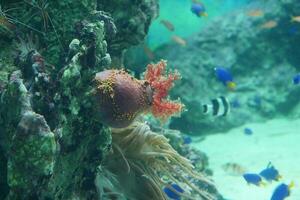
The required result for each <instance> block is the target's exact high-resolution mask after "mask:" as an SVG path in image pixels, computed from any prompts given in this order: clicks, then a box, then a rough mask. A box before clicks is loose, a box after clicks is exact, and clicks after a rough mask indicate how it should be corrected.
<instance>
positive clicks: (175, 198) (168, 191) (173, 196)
mask: <svg viewBox="0 0 300 200" xmlns="http://www.w3.org/2000/svg"><path fill="white" fill-rule="evenodd" d="M171 188H172V189H173V190H175V191H177V192H178V193H183V192H184V190H183V189H182V188H181V187H180V186H179V185H177V184H176V183H172V184H170V185H168V186H166V187H164V189H163V191H164V192H165V194H166V195H167V196H168V197H169V198H170V199H173V200H180V199H181V198H180V195H179V194H177V193H175V192H174V191H173V190H172V189H171Z"/></svg>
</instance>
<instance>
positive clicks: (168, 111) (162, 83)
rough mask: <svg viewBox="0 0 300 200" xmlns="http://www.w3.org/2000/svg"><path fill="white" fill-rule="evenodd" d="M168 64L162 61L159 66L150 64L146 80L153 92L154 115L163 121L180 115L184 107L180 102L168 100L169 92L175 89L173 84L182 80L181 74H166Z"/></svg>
mask: <svg viewBox="0 0 300 200" xmlns="http://www.w3.org/2000/svg"><path fill="white" fill-rule="evenodd" d="M166 66H167V62H166V61H164V60H161V61H160V62H158V63H157V64H149V65H148V66H147V70H146V72H145V80H146V81H148V82H149V84H150V85H151V87H152V89H153V90H154V91H153V101H152V114H153V115H154V116H155V117H157V118H160V119H162V120H165V119H167V118H168V117H170V116H172V115H174V114H177V113H180V112H181V111H182V109H183V107H184V105H183V104H182V103H180V102H179V101H170V100H168V99H167V97H168V92H169V90H170V89H171V88H172V87H173V85H174V84H173V82H174V81H175V80H178V79H180V74H179V73H178V72H177V71H175V72H174V73H169V74H167V73H166Z"/></svg>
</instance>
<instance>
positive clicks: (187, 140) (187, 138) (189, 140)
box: [183, 135, 192, 144]
mask: <svg viewBox="0 0 300 200" xmlns="http://www.w3.org/2000/svg"><path fill="white" fill-rule="evenodd" d="M191 143H192V138H191V137H190V136H188V135H186V136H183V144H191Z"/></svg>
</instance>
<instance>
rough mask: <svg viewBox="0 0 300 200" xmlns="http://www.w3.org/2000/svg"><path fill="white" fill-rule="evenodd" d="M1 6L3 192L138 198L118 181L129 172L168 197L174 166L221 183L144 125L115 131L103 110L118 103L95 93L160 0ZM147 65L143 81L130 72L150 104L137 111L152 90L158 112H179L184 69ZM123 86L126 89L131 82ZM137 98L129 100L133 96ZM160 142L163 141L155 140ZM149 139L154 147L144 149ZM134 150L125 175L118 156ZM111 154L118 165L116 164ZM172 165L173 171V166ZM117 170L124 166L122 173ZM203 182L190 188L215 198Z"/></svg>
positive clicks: (41, 0)
mask: <svg viewBox="0 0 300 200" xmlns="http://www.w3.org/2000/svg"><path fill="white" fill-rule="evenodd" d="M128 7H129V9H127V8H128ZM0 8H1V12H0V17H1V20H2V22H5V23H4V25H3V23H1V24H0V28H1V32H0V34H1V36H2V35H4V36H5V37H1V38H0V44H1V49H0V56H1V59H0V66H1V69H0V161H1V164H0V175H1V179H0V198H1V199H58V200H59V199H61V200H65V199H109V197H110V196H113V197H114V198H118V197H120V196H122V197H124V199H132V198H131V197H132V196H131V194H141V193H140V190H138V188H132V187H131V188H129V189H128V187H127V186H129V185H123V184H122V183H120V182H121V181H122V180H123V181H124V180H125V179H122V177H128V179H129V180H132V181H134V182H135V183H136V185H137V186H140V187H141V188H146V189H147V195H145V196H151V197H156V196H159V197H161V199H166V196H165V194H163V192H162V188H161V186H163V185H164V184H162V182H160V181H159V180H160V178H161V177H159V173H164V174H166V175H167V176H168V177H169V178H168V180H171V179H174V178H175V177H177V176H178V175H176V169H177V168H180V169H181V170H182V171H184V172H185V173H186V174H187V175H188V174H189V176H194V178H195V179H201V180H202V181H203V183H205V184H207V185H211V186H212V187H214V186H213V183H212V182H211V181H210V180H209V178H207V177H204V176H203V175H202V174H201V172H199V174H198V173H196V172H194V171H193V166H192V164H191V163H190V162H189V161H188V160H187V159H186V158H184V157H182V156H180V155H179V154H178V153H177V152H176V151H175V150H174V149H173V148H172V147H171V145H169V143H168V140H167V139H166V138H165V137H163V136H162V135H159V134H157V133H155V132H152V131H150V130H149V127H148V126H147V125H144V124H141V125H140V126H138V127H137V129H135V127H133V129H134V130H132V127H129V126H128V127H124V129H122V130H119V131H121V132H119V131H116V130H115V129H113V130H114V131H115V132H114V133H122V134H115V135H113V134H112V129H111V127H110V126H112V125H111V124H109V123H106V122H107V121H106V120H107V116H104V117H102V118H101V117H99V112H103V110H105V109H106V110H107V109H112V108H110V107H106V108H103V107H104V106H106V105H101V103H100V105H99V102H101V100H102V98H103V96H100V99H99V98H98V99H97V98H95V93H96V92H97V89H99V88H97V86H98V87H99V83H98V85H97V82H96V81H97V80H96V79H97V77H98V78H99V77H100V79H101V74H102V75H103V73H105V71H104V70H105V69H106V68H109V67H110V66H111V65H112V62H115V61H120V62H119V65H118V66H117V67H119V66H121V65H122V59H123V58H122V52H123V51H124V50H125V49H126V48H128V47H130V46H132V45H136V44H139V43H140V42H142V40H143V39H144V38H145V36H146V34H147V32H148V28H149V25H150V23H151V21H152V20H153V19H154V18H155V17H156V16H157V12H158V2H157V1H155V0H150V1H148V0H147V1H146V0H141V1H93V0H86V1H77V2H74V1H46V0H37V1H4V2H3V4H2V3H1V7H0ZM20 9H22V10H26V11H27V12H26V13H25V12H19V11H18V10H20ZM2 11H3V12H2ZM8 25H9V26H8ZM3 26H5V27H4V28H5V29H7V30H5V31H4V32H3V30H2V29H3ZM2 45H3V48H2ZM149 66H150V68H151V69H152V70H153V71H151V70H149V71H151V72H156V73H149V74H150V75H149V76H147V77H148V78H145V79H146V80H142V81H138V80H136V79H134V78H133V77H132V76H130V75H129V74H126V79H128V80H129V79H130V80H135V81H136V82H135V83H137V82H139V83H141V84H140V85H139V87H141V88H140V89H141V91H142V95H140V97H141V98H142V100H143V102H142V104H143V105H142V108H143V109H137V110H135V111H136V112H137V113H138V114H140V113H141V112H142V111H144V107H146V108H148V107H149V106H152V102H151V101H152V97H153V99H154V100H155V103H153V105H154V106H155V108H156V114H157V115H158V116H159V115H161V116H162V117H165V116H169V115H173V114H174V113H176V112H180V111H181V108H182V107H183V106H182V104H180V103H178V102H171V101H169V100H168V99H167V96H168V90H169V89H170V88H171V87H172V83H173V81H174V80H176V79H177V78H178V77H177V74H176V75H173V74H167V75H168V76H164V69H165V63H164V62H162V64H157V65H152V64H151V65H149ZM157 66H158V68H159V67H160V68H159V70H157V69H156V67H157ZM107 71H110V72H112V71H116V70H106V72H107ZM119 71H120V70H119ZM122 72H123V75H124V72H125V71H122ZM146 74H147V73H146ZM151 74H152V75H151ZM95 77H96V79H95ZM123 78H124V77H123ZM150 79H151V81H150ZM98 81H99V80H98ZM101 81H102V80H100V82H101ZM145 83H146V84H145ZM100 85H101V84H100ZM121 85H122V86H123V87H124V88H125V89H126V87H127V86H128V85H129V83H128V82H126V81H125V83H122V84H121ZM124 88H121V89H120V90H122V92H123V93H122V92H121V94H124ZM113 89H115V88H113ZM127 90H129V91H130V92H131V90H134V89H132V88H130V87H127ZM152 90H154V91H152ZM98 92H99V91H98ZM130 92H129V94H130ZM152 95H153V96H152ZM134 100H135V99H134V98H131V99H126V101H129V103H128V105H131V104H130V103H132V102H133V103H135V102H134ZM139 100H141V99H139ZM121 103H123V102H121ZM138 103H140V102H138ZM143 106H144V107H143ZM154 106H153V107H154ZM146 108H145V109H146ZM166 111H167V112H166ZM124 114H125V115H126V116H127V115H129V114H132V113H129V112H128V111H127V110H125V111H124ZM131 122H133V120H131V121H130V123H128V124H125V126H127V125H129V124H131ZM108 125H110V126H108ZM127 130H130V131H129V132H128V131H127ZM139 133H142V134H139ZM127 136H128V137H127ZM113 137H114V138H115V140H114V141H113V140H112V138H113ZM144 140H145V141H146V142H148V143H149V144H148V145H149V146H147V145H144V142H143V141H144ZM135 142H136V143H135ZM157 142H158V143H159V144H160V145H158V146H157V145H153V144H155V143H157ZM134 143H135V145H131V144H134ZM118 147H121V148H118ZM150 148H153V149H154V150H156V151H157V152H156V153H157V154H156V155H151V152H150V154H149V155H145V154H144V153H145V152H144V150H145V151H149V149H150ZM127 150H130V152H129V153H128V155H134V156H135V157H136V158H137V159H135V160H134V162H132V163H133V165H132V166H130V167H132V169H134V170H132V172H133V173H128V174H126V175H124V176H123V174H124V171H122V170H123V168H120V165H119V164H120V162H123V159H124V158H123V159H120V156H121V157H122V155H123V153H122V151H124V152H125V151H127ZM139 150H141V151H139ZM142 150H143V151H142ZM164 150H166V151H168V152H169V153H168V154H167V155H168V156H169V159H162V160H161V159H159V158H158V157H157V156H160V155H161V154H160V153H161V152H160V151H164ZM163 153H164V152H163ZM173 157H174V158H173ZM125 159H126V158H125ZM169 160H171V161H172V163H169V162H168V161H169ZM114 161H115V162H116V163H117V165H113V166H111V165H110V164H111V163H114ZM148 162H149V163H148ZM151 163H152V165H150V164H151ZM148 164H149V165H148ZM167 166H168V167H169V168H170V169H172V172H173V175H170V174H167V170H166V169H167V168H166V167H167ZM140 167H142V170H141V168H140ZM114 170H116V172H120V173H119V174H117V175H118V177H116V175H114V174H113V172H114ZM145 174H149V175H151V177H150V176H149V178H146V176H145ZM198 176H199V177H198ZM181 179H182V180H186V181H188V179H187V178H186V177H184V176H181ZM115 180H119V181H120V182H115ZM154 182H156V183H155V184H154ZM111 183H114V185H115V186H116V187H115V188H114V187H112V184H111ZM191 184H192V185H194V184H193V183H191ZM195 185H197V184H195ZM197 186H198V185H197ZM154 187H155V189H154ZM200 187H201V188H198V187H195V188H193V189H194V190H195V191H197V195H198V196H203V197H204V198H205V199H209V200H210V199H214V198H215V194H216V193H217V192H216V191H213V192H211V191H209V192H207V191H205V190H202V186H200ZM203 188H204V187H203ZM132 189H133V190H132ZM140 197H143V196H138V195H137V196H136V199H139V198H140Z"/></svg>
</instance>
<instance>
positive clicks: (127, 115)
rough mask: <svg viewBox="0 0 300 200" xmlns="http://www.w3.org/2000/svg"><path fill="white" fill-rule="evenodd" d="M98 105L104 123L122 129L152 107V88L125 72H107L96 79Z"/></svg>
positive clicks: (97, 75)
mask: <svg viewBox="0 0 300 200" xmlns="http://www.w3.org/2000/svg"><path fill="white" fill-rule="evenodd" d="M95 81H96V85H97V89H96V93H95V94H96V95H95V96H96V105H97V107H98V110H99V115H100V118H101V120H102V122H103V123H106V124H107V125H109V126H111V127H116V128H121V127H126V126H128V125H130V124H131V123H132V121H133V120H134V119H135V118H136V116H137V115H138V114H140V113H141V112H143V111H145V110H147V109H148V108H149V107H150V106H151V101H152V99H151V98H152V97H151V88H150V86H149V84H148V83H147V82H146V81H141V80H137V79H135V78H133V77H132V76H130V75H129V74H128V73H127V72H125V71H124V70H105V71H103V72H100V73H97V74H96V77H95Z"/></svg>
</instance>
